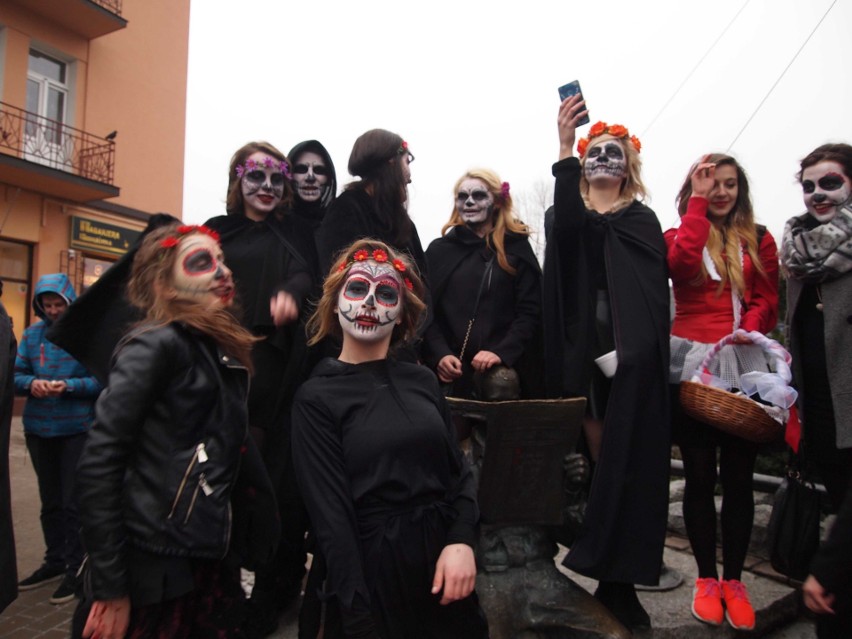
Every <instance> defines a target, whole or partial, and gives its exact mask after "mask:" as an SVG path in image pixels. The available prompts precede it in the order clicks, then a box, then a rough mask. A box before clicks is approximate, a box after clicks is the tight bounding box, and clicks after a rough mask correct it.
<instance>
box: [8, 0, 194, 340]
mask: <svg viewBox="0 0 852 639" xmlns="http://www.w3.org/2000/svg"><path fill="white" fill-rule="evenodd" d="M189 3H190V0H2V2H0V279H1V280H2V281H3V284H4V286H3V296H2V302H3V304H4V306H5V307H6V309H7V311H8V312H9V314H10V316H11V317H12V319H13V322H14V328H15V333H16V335H17V336H18V338H20V336H21V333H22V331H23V329H24V328H26V326H28V325H29V324H30V323H31V322H34V321H35V320H36V319H37V318H36V317H34V316H33V315H32V311H31V308H30V307H31V301H32V289H33V285H34V284H35V282H36V280H37V279H38V278H39V277H40V276H41V275H44V274H47V273H57V272H65V273H67V274H68V275H69V276H70V277H71V280H72V281H73V282H74V285H75V288H76V289H77V293H78V294H80V293H81V292H82V291H83V290H85V288H87V287H88V286H90V285H91V284H92V283H93V282H94V281H96V280H97V278H98V277H99V276H100V275H101V274H102V273H103V271H104V270H106V269H107V268H109V266H110V264H111V263H112V262H114V261H115V260H116V259H118V258H119V257H120V256H121V255H122V254H123V253H124V252H125V251H126V250H127V248H128V247H129V246H130V245H131V244H132V242H133V241H134V240H135V239H136V237H138V234H139V233H140V231H141V230H142V229H144V228H145V225H146V224H147V220H148V217H149V216H150V215H152V214H154V213H170V214H171V215H174V216H176V217H181V208H182V202H183V163H184V140H185V120H186V74H187V58H188V39H189Z"/></svg>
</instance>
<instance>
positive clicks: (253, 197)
mask: <svg viewBox="0 0 852 639" xmlns="http://www.w3.org/2000/svg"><path fill="white" fill-rule="evenodd" d="M249 161H253V162H254V167H253V168H251V169H248V170H246V172H245V173H244V174H243V177H242V178H241V183H240V188H241V189H242V193H243V204H244V206H245V210H246V215H247V216H248V217H250V218H252V219H263V218H265V217H266V216H267V215H268V214H269V213H271V212H272V211H274V210H275V207H277V206H278V204H279V203H280V202H281V198H283V197H284V182H285V180H286V178H285V177H284V174H283V173H282V172H281V169H280V167H279V161H278V160H276V159H275V158H271V157H269V156H268V155H266V153H263V152H261V151H257V152H255V153H252V154H251V155H250V156H248V158H246V163H248V162H249ZM267 164H270V165H271V166H267Z"/></svg>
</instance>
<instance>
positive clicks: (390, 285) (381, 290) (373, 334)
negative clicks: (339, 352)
mask: <svg viewBox="0 0 852 639" xmlns="http://www.w3.org/2000/svg"><path fill="white" fill-rule="evenodd" d="M401 312H402V285H401V282H400V281H399V278H398V276H397V274H396V271H395V270H394V268H393V266H391V265H390V264H380V263H378V262H374V261H372V260H368V261H364V262H359V263H357V264H354V265H353V266H351V267H350V270H349V275H348V277H347V278H346V280H345V281H344V282H343V286H342V287H341V288H340V293H339V294H338V296H337V316H338V321H339V322H340V327H341V328H342V329H343V333H344V336H346V335H348V336H350V337H352V338H354V339H356V340H359V341H364V342H380V341H382V340H384V339H388V340H390V338H391V334H392V333H393V329H394V326H395V325H396V324H398V323H399V321H400V314H401Z"/></svg>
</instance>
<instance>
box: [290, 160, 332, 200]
mask: <svg viewBox="0 0 852 639" xmlns="http://www.w3.org/2000/svg"><path fill="white" fill-rule="evenodd" d="M294 162H295V164H293V187H294V189H295V191H296V195H298V197H300V198H301V199H302V200H303V201H305V202H318V201H319V200H321V199H322V196H323V195H324V193H325V189H327V188H328V167H327V166H326V165H325V161H324V160H323V159H322V157H321V156H319V155H318V154H316V153H314V152H313V151H305V152H304V153H302V155H300V156H299V157H298V158H295V159H294Z"/></svg>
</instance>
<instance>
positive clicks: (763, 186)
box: [183, 0, 852, 247]
mask: <svg viewBox="0 0 852 639" xmlns="http://www.w3.org/2000/svg"><path fill="white" fill-rule="evenodd" d="M833 2H834V6H833V7H832V8H831V10H830V12H829V13H828V16H827V18H826V19H825V21H824V22H823V23H822V24H821V25H820V27H819V28H818V29H817V31H816V33H815V34H814V35H813V37H812V38H811V40H810V41H809V42H808V44H807V45H806V46H805V48H804V49H803V50H802V52H801V54H800V55H799V56H798V58H797V59H796V61H795V62H794V63H793V64H792V66H791V67H790V68H789V70H788V71H787V73H786V74H785V75H784V77H783V78H782V79H781V81H780V82H779V83H778V85H777V87H776V88H775V90H774V91H773V92H772V94H771V95H770V96H769V98H768V99H767V100H766V102H765V103H764V104H763V106H762V108H761V109H760V111H759V112H758V113H757V115H756V116H755V117H754V119H753V120H752V122H751V123H750V125H749V126H748V128H747V129H746V130H745V132H744V133H743V134H742V135H741V136H740V137H739V140H738V141H737V142H736V144H734V146H733V147H732V149H731V150H730V152H731V153H732V154H733V155H734V156H736V157H737V158H738V159H739V160H740V162H741V163H742V165H743V166H744V167H745V170H746V172H747V173H748V174H749V177H750V184H751V187H752V197H753V200H754V204H755V212H756V215H757V219H758V221H759V222H762V223H763V224H766V225H767V226H768V227H769V230H770V231H771V232H772V234H773V235H775V236H776V238H778V237H780V234H781V231H782V229H783V226H784V222H785V221H786V220H787V219H788V218H789V217H791V216H792V215H796V214H798V213H800V212H802V211H803V210H804V207H803V205H802V199H801V192H800V190H799V188H798V185H797V184H796V182H795V180H794V174H795V172H796V170H797V169H798V161H799V160H800V159H801V158H802V157H804V156H805V155H806V154H807V153H808V152H810V151H811V150H812V149H813V148H815V147H816V146H818V145H820V144H823V143H825V142H829V141H842V142H849V143H852V74H850V72H849V66H850V63H852V37H850V26H852V0H808V1H807V2H802V1H801V0H715V2H712V3H707V4H704V3H701V4H699V3H693V2H683V1H682V0H647V1H645V2H635V1H629V0H611V1H610V2H589V1H588V0H586V1H585V2H576V1H575V0H525V1H523V2H509V1H505V0H494V1H490V2H487V1H483V0H456V1H455V2H447V1H446V0H433V2H429V3H426V2H404V1H400V0H362V1H361V2H352V1H351V0H324V1H323V2H308V1H305V2H294V1H292V0H289V1H287V2H281V1H280V0H243V1H242V2H240V3H239V4H235V3H233V2H231V1H230V0H195V1H194V2H193V3H192V5H191V20H190V48H189V82H188V107H187V147H186V169H185V190H184V211H183V212H184V219H185V220H187V221H189V222H202V221H204V220H205V219H207V218H209V217H212V216H214V215H219V214H222V213H224V198H225V189H226V186H227V170H228V161H229V159H230V157H231V155H232V154H233V152H234V151H235V150H236V149H237V148H239V147H240V146H241V145H242V144H244V143H245V142H248V141H250V140H256V139H265V140H268V141H269V142H271V143H272V144H274V145H275V146H277V147H278V148H279V149H281V151H283V152H284V153H287V152H288V151H289V149H290V148H291V147H292V146H293V145H294V144H295V143H297V142H299V141H302V140H305V139H310V138H315V139H318V140H320V141H321V142H322V143H323V144H324V145H325V146H326V148H328V150H329V152H330V153H331V155H332V159H333V160H334V163H335V167H336V169H337V174H338V183H339V185H340V186H342V185H343V184H345V183H346V182H348V181H349V180H351V179H352V178H351V176H349V175H348V172H347V170H346V165H347V162H348V159H349V151H350V150H351V148H352V143H353V142H354V140H355V138H356V137H358V136H359V135H360V134H361V133H363V132H364V131H366V130H368V129H371V128H376V127H380V128H385V129H389V130H391V131H395V132H397V133H399V134H400V135H402V136H403V137H404V138H405V139H406V140H407V141H408V142H409V146H410V148H411V150H412V152H413V153H414V155H415V156H416V162H415V163H414V164H413V165H412V171H413V180H414V181H413V183H412V184H411V186H410V204H409V213H410V214H411V216H412V218H413V219H414V221H415V223H416V224H417V228H418V231H419V233H420V237H421V240H422V241H423V244H424V247H425V246H426V245H428V243H429V242H430V241H431V240H432V239H434V238H435V237H437V236H438V234H439V233H440V229H441V226H442V225H443V224H444V222H446V220H447V218H448V217H449V214H450V212H451V210H452V204H453V202H452V198H453V194H452V191H451V189H452V186H453V184H454V183H455V180H456V179H457V178H458V177H459V175H461V174H462V173H463V172H464V171H466V170H467V169H469V168H472V167H476V166H483V167H488V168H491V169H494V170H496V171H497V172H498V173H499V174H500V176H501V177H502V179H503V180H506V181H508V182H510V183H511V185H512V193H513V195H514V196H515V197H516V199H518V200H519V199H521V196H522V195H523V193H524V192H527V193H529V192H531V191H533V190H534V186H535V184H536V183H537V182H538V183H542V182H543V183H544V184H546V185H547V186H548V187H549V188H551V189H552V177H551V174H550V167H551V164H552V162H553V161H554V160H555V159H556V155H557V150H558V143H557V134H556V115H557V109H558V106H559V99H558V96H557V87H558V86H560V85H561V84H564V83H566V82H568V81H570V80H574V79H579V80H580V83H581V85H582V88H583V93H584V95H585V97H586V102H587V105H588V107H589V110H590V112H591V119H592V122H595V121H597V120H604V121H607V122H609V123H620V124H624V125H625V126H627V127H628V128H629V129H630V132H631V133H632V134H636V135H638V136H639V137H640V138H641V141H642V145H643V149H642V155H641V157H642V159H643V162H644V168H643V177H644V181H645V184H646V186H647V187H648V188H649V190H650V192H651V199H650V202H649V204H650V206H651V208H653V209H654V210H655V211H656V212H657V215H658V217H659V218H660V222H661V224H662V227H663V229H664V230H665V229H666V228H669V227H671V226H673V225H675V224H676V220H677V214H676V212H675V208H674V197H675V195H676V193H677V191H678V189H679V187H680V184H681V182H682V180H683V179H684V177H685V175H686V172H687V170H688V169H689V167H690V165H691V163H692V162H693V161H695V160H696V159H697V158H698V157H700V156H701V155H702V154H704V153H707V152H711V151H724V150H726V149H727V148H728V146H729V145H730V144H731V142H732V141H733V140H734V138H735V137H736V135H737V133H738V132H739V131H740V129H742V127H743V126H744V125H745V123H746V122H747V120H748V119H749V117H750V116H751V115H752V113H753V112H754V110H755V109H756V108H757V106H758V104H759V103H760V102H761V100H763V99H764V97H765V96H766V94H767V92H768V91H769V89H770V87H772V85H773V84H775V83H776V82H777V81H778V78H779V76H780V75H781V73H782V71H783V70H784V69H785V67H787V65H788V64H789V63H790V61H791V60H792V59H793V57H794V55H795V54H796V52H797V51H798V50H799V48H800V47H801V46H802V44H803V43H804V42H805V40H806V38H807V37H808V35H809V34H810V33H811V31H812V30H813V29H814V27H815V26H816V25H817V23H818V22H819V20H820V18H822V16H823V14H824V13H825V12H826V10H828V8H829V7H830V6H831V5H832V3H833ZM743 7H745V8H744V10H742V12H741V13H740V15H739V17H738V18H737V19H736V21H735V22H734V23H733V25H732V26H731V27H730V28H729V29H728V31H727V32H726V33H725V34H724V36H723V37H722V39H721V40H720V41H719V42H718V44H717V45H716V46H715V47H714V48H713V50H712V52H711V53H710V54H709V55H708V56H707V57H706V59H705V60H704V61H703V62H702V63H701V65H700V66H699V67H698V68H697V70H696V71H695V72H694V73H693V74H692V75H691V76H690V77H689V79H688V80H687V81H686V83H685V84H684V86H683V88H682V89H681V90H680V92H679V93H678V95H677V97H676V98H675V99H674V100H673V101H672V102H671V103H670V104H669V105H668V107H667V108H666V110H665V111H664V112H663V113H662V115H661V116H660V117H659V119H658V120H657V121H656V123H654V124H653V126H651V127H650V129H649V128H648V127H649V125H651V123H652V121H653V119H654V117H655V115H657V113H658V112H659V111H660V109H661V108H662V107H663V105H665V104H666V102H667V101H668V100H669V98H670V97H671V96H672V94H673V93H674V92H675V90H676V89H677V88H678V87H679V86H680V85H681V83H683V82H684V80H686V79H687V76H689V74H690V71H691V70H692V69H693V68H694V67H695V65H696V64H697V63H698V62H699V60H700V59H701V58H702V56H703V55H704V54H705V53H706V52H707V50H708V49H709V48H710V47H711V45H712V44H713V42H714V41H715V40H716V39H717V38H719V36H720V35H721V34H722V32H723V31H724V29H725V28H726V26H727V25H728V24H729V23H730V22H731V20H732V19H733V18H734V16H735V15H736V14H737V12H738V11H740V10H741V9H742V8H743ZM586 131H587V127H584V128H581V129H580V130H579V132H578V133H579V134H582V135H585V132H586ZM523 214H524V215H525V216H526V217H527V218H528V219H529V218H531V217H532V215H533V213H532V212H531V211H530V210H529V209H527V210H524V211H523Z"/></svg>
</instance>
